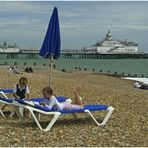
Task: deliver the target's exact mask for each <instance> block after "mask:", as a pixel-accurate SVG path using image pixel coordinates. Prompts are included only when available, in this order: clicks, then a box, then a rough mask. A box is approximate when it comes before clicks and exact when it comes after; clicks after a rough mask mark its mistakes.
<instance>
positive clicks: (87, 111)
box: [85, 110, 100, 126]
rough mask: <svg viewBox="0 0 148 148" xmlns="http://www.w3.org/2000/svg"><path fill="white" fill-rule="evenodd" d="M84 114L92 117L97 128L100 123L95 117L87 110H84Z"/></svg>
mask: <svg viewBox="0 0 148 148" xmlns="http://www.w3.org/2000/svg"><path fill="white" fill-rule="evenodd" d="M85 112H86V113H88V114H89V115H90V116H91V117H92V119H93V120H94V121H95V123H96V124H97V125H98V126H100V123H99V122H98V121H97V120H96V119H95V117H94V116H93V115H92V113H91V112H90V111H89V110H85Z"/></svg>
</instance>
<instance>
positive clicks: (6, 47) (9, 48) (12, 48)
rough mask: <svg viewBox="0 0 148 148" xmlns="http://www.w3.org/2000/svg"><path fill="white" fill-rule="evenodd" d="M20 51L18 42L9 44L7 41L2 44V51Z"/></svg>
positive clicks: (0, 49)
mask: <svg viewBox="0 0 148 148" xmlns="http://www.w3.org/2000/svg"><path fill="white" fill-rule="evenodd" d="M19 51H20V49H19V47H18V46H17V44H16V43H14V45H8V44H7V43H6V42H4V43H3V44H2V45H0V52H1V53H18V52H19Z"/></svg>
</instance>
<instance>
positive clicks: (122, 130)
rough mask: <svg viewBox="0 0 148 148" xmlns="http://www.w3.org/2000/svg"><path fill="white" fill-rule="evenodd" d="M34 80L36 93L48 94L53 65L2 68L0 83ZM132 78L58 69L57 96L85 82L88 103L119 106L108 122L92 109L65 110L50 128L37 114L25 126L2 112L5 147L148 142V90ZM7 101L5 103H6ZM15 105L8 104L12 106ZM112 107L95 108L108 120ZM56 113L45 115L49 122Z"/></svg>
mask: <svg viewBox="0 0 148 148" xmlns="http://www.w3.org/2000/svg"><path fill="white" fill-rule="evenodd" d="M22 76H23V77H26V78H27V79H28V81H29V84H28V86H29V88H30V96H31V98H35V97H42V94H41V90H42V88H43V87H44V86H48V71H47V70H46V69H45V68H40V69H35V71H34V73H33V74H29V73H24V72H23V73H21V74H11V73H9V72H8V69H6V68H2V67H1V68H0V88H1V89H2V88H12V87H13V86H14V85H15V84H16V83H17V82H18V80H19V78H20V77H22ZM132 83H133V82H132V81H130V80H123V79H120V77H114V76H107V75H103V74H97V73H89V72H78V71H75V72H69V73H68V72H61V71H58V70H54V71H53V74H52V88H53V90H54V94H55V95H57V96H65V97H68V98H72V99H73V97H74V94H73V90H74V89H75V88H76V87H81V89H80V95H81V96H82V97H83V100H84V103H85V104H104V105H108V106H113V107H114V109H115V110H114V112H113V114H112V116H111V118H110V120H109V121H108V123H107V125H106V126H103V127H101V126H99V127H98V126H97V125H96V124H95V123H94V122H93V120H92V119H91V118H90V117H89V116H88V115H86V114H78V118H77V119H74V118H73V116H72V115H65V116H61V117H60V118H59V120H58V121H57V122H56V124H55V125H54V126H53V128H52V129H51V130H50V131H48V132H43V131H41V130H40V129H39V128H38V127H37V125H36V124H35V123H34V121H33V120H31V119H28V118H25V123H24V125H23V127H22V126H20V124H19V121H18V119H17V117H14V118H12V119H11V118H9V117H6V118H3V117H2V116H0V147H6V146H7V147H14V146H15V147H32V146H34V147H53V146H54V147H61V146H62V147H83V146H85V147H86V146H88V147H104V146H105V147H110V146H113V147H120V146H124V147H127V146H128V147H129V146H130V147H144V146H145V147H147V146H148V91H147V90H139V89H135V88H133V87H132ZM0 105H1V104H0ZM9 110H10V108H9V107H7V108H6V111H9ZM105 114H106V111H100V112H99V111H98V112H95V113H93V115H94V116H95V117H96V119H97V120H98V121H100V122H101V121H102V120H103V118H104V116H105ZM49 120H50V117H48V116H43V117H41V122H42V124H43V125H46V124H47V123H48V121H49Z"/></svg>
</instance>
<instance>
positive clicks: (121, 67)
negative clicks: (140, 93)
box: [0, 58, 148, 77]
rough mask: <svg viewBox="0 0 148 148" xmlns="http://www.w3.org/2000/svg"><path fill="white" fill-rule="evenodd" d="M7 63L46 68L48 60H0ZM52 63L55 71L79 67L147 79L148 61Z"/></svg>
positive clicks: (72, 61)
mask: <svg viewBox="0 0 148 148" xmlns="http://www.w3.org/2000/svg"><path fill="white" fill-rule="evenodd" d="M6 62H7V65H10V66H13V65H14V63H15V62H16V63H17V65H18V66H24V63H26V65H25V66H33V65H34V63H36V66H43V65H44V67H47V66H48V65H49V60H47V59H0V64H1V65H3V64H5V63H6ZM53 63H54V64H55V65H56V68H57V69H60V70H62V69H65V70H74V69H75V68H76V67H78V68H79V67H80V68H81V70H82V71H83V70H84V69H85V68H86V69H87V71H92V70H93V69H94V70H95V71H96V72H100V70H101V71H102V72H103V73H115V72H117V73H119V74H122V73H124V74H131V75H135V74H137V76H140V77H141V76H142V75H144V76H146V77H148V59H65V58H60V59H58V60H54V61H53Z"/></svg>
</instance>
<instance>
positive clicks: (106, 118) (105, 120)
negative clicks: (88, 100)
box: [85, 106, 114, 126]
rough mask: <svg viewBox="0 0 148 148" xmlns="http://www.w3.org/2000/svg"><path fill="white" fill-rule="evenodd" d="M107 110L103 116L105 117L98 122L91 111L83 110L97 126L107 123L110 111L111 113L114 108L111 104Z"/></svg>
mask: <svg viewBox="0 0 148 148" xmlns="http://www.w3.org/2000/svg"><path fill="white" fill-rule="evenodd" d="M107 110H108V113H107V115H106V116H105V118H104V120H103V122H102V123H99V122H98V121H97V120H96V119H95V117H94V116H93V115H92V113H91V112H90V111H89V110H85V112H86V113H88V114H89V115H90V116H91V117H92V119H93V120H94V121H95V123H96V124H97V125H98V126H100V125H105V124H106V123H107V121H108V120H109V118H110V117H111V115H112V113H113V111H114V108H113V107H112V106H110V107H108V108H107Z"/></svg>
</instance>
